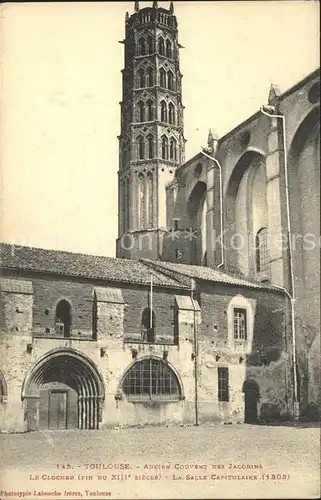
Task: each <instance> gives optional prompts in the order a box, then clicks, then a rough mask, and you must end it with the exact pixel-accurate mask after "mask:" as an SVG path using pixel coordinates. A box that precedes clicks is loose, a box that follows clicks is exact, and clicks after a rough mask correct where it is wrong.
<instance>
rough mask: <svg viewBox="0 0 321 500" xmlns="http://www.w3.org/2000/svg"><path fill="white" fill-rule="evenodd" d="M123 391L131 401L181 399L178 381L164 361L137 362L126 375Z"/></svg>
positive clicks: (147, 360) (145, 360)
mask: <svg viewBox="0 0 321 500" xmlns="http://www.w3.org/2000/svg"><path fill="white" fill-rule="evenodd" d="M122 389H123V392H124V393H125V394H126V396H127V399H128V400H130V401H146V400H151V401H178V400H179V399H180V398H181V391H180V386H179V382H178V379H177V377H176V375H175V373H174V372H173V370H172V369H171V368H170V367H169V366H168V364H167V363H166V362H164V361H163V360H162V359H153V358H150V359H143V360H141V361H137V362H136V363H135V364H134V365H133V366H132V367H131V368H130V370H129V371H128V372H127V373H126V375H125V377H124V380H123V384H122Z"/></svg>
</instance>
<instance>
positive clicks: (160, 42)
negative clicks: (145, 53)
mask: <svg viewBox="0 0 321 500" xmlns="http://www.w3.org/2000/svg"><path fill="white" fill-rule="evenodd" d="M158 52H159V53H160V55H161V56H164V55H165V43H164V38H162V37H160V39H159V40H158Z"/></svg>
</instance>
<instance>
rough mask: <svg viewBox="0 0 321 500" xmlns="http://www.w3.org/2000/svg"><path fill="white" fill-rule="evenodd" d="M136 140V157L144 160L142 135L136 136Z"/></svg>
mask: <svg viewBox="0 0 321 500" xmlns="http://www.w3.org/2000/svg"><path fill="white" fill-rule="evenodd" d="M137 142H138V159H139V160H144V158H145V143H144V139H143V137H142V136H140V137H138V139H137Z"/></svg>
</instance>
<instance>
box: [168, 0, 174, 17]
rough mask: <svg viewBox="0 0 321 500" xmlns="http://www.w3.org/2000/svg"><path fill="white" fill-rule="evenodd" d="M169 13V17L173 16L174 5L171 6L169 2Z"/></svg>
mask: <svg viewBox="0 0 321 500" xmlns="http://www.w3.org/2000/svg"><path fill="white" fill-rule="evenodd" d="M169 13H170V14H171V15H173V14H174V4H173V2H171V3H170V6H169Z"/></svg>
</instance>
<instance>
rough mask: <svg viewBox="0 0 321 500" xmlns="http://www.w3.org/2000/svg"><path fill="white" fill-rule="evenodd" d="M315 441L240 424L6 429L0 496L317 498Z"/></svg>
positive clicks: (314, 433) (308, 434)
mask: <svg viewBox="0 0 321 500" xmlns="http://www.w3.org/2000/svg"><path fill="white" fill-rule="evenodd" d="M319 442H320V428H317V427H312V426H310V427H303V426H298V427H291V426H271V427H270V426H250V425H244V424H243V425H217V426H213V427H211V426H204V427H203V426H201V427H162V428H159V427H149V428H143V429H137V428H131V429H119V430H103V431H48V432H35V433H29V434H11V435H9V434H3V435H0V447H1V454H2V456H1V462H2V468H3V470H4V473H3V474H2V478H1V476H0V490H2V491H0V498H1V500H2V499H7V498H18V497H20V498H21V497H23V498H29V499H31V498H37V499H41V498H61V499H63V498H77V497H78V498H91V499H93V498H124V499H126V498H138V499H139V498H142V499H145V498H146V499H154V498H155V499H156V498H160V499H162V498H203V499H210V498H317V497H318V496H319V487H320V471H319V463H320V443H319ZM1 480H2V482H1Z"/></svg>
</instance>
